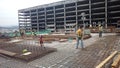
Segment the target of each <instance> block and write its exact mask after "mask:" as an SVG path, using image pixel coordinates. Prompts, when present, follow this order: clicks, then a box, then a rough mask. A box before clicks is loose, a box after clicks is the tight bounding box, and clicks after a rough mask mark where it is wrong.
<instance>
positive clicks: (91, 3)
mask: <svg viewBox="0 0 120 68" xmlns="http://www.w3.org/2000/svg"><path fill="white" fill-rule="evenodd" d="M119 7H120V0H64V1H59V2H55V3H50V4H45V5H39V6H34V7H30V8H26V9H21V10H18V19H19V28H20V29H25V30H26V31H30V30H31V29H35V30H37V31H40V30H51V31H52V32H59V31H64V32H68V31H71V30H72V31H74V30H75V28H77V27H78V25H83V20H82V19H81V17H82V16H81V13H83V12H84V13H85V22H84V23H85V26H86V27H89V26H92V27H97V26H98V25H99V24H101V25H103V26H104V27H105V28H108V27H109V26H114V27H117V25H118V24H117V22H118V21H119V20H120V8H119ZM75 25H77V26H75ZM74 26H75V27H74Z"/></svg>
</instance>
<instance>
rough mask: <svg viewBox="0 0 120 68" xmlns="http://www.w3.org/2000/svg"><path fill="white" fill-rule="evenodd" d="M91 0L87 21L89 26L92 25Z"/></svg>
mask: <svg viewBox="0 0 120 68" xmlns="http://www.w3.org/2000/svg"><path fill="white" fill-rule="evenodd" d="M91 20H92V19H91V0H89V23H90V25H89V26H90V27H91V26H92V21H91Z"/></svg>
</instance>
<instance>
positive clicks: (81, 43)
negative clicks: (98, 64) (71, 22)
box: [76, 37, 84, 48]
mask: <svg viewBox="0 0 120 68" xmlns="http://www.w3.org/2000/svg"><path fill="white" fill-rule="evenodd" d="M79 42H80V45H81V48H84V47H83V40H82V39H81V38H79V37H77V45H76V48H78V45H79Z"/></svg>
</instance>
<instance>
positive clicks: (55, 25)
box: [53, 6, 56, 32]
mask: <svg viewBox="0 0 120 68" xmlns="http://www.w3.org/2000/svg"><path fill="white" fill-rule="evenodd" d="M53 11H54V29H55V32H56V20H55V19H56V17H55V6H54V7H53Z"/></svg>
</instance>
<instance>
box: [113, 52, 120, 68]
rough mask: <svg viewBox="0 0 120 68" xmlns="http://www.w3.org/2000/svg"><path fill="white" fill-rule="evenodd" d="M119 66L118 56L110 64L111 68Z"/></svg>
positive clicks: (119, 59) (119, 58)
mask: <svg viewBox="0 0 120 68" xmlns="http://www.w3.org/2000/svg"><path fill="white" fill-rule="evenodd" d="M119 64H120V54H119V55H118V57H117V58H116V59H115V60H114V61H113V63H112V68H118V66H119Z"/></svg>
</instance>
